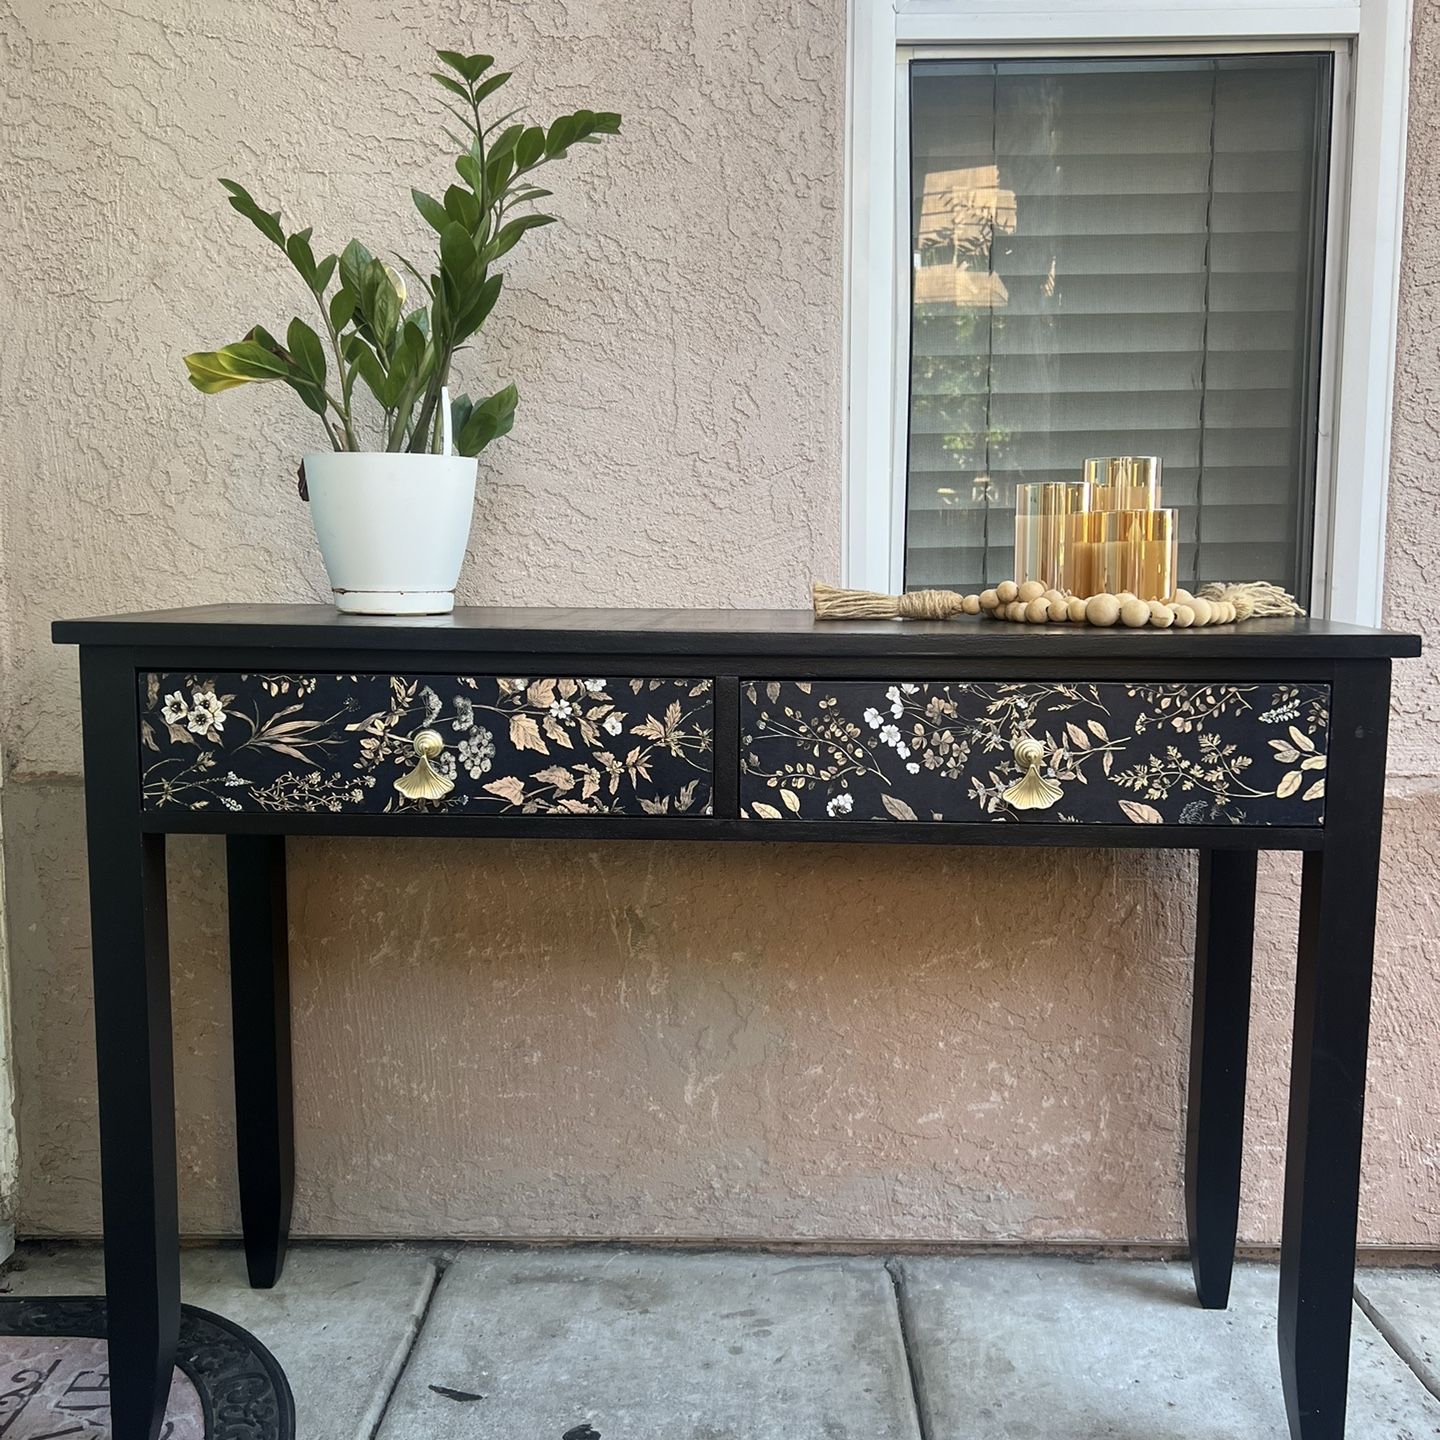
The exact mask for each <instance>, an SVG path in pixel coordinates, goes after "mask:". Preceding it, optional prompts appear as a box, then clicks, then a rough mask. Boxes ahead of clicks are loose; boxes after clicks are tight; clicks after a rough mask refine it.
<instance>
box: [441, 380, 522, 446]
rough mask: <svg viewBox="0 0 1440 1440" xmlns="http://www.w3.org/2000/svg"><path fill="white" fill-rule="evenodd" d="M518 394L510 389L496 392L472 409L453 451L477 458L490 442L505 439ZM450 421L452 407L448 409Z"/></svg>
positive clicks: (457, 436) (512, 420) (513, 422)
mask: <svg viewBox="0 0 1440 1440" xmlns="http://www.w3.org/2000/svg"><path fill="white" fill-rule="evenodd" d="M519 401H520V396H519V392H518V391H517V390H516V389H515V387H514V386H513V385H507V386H506V387H505V388H504V389H503V390H497V391H496V392H495V394H493V395H491V396H490V397H489V398H488V399H486V400H482V401H481V402H480V403H479V404H478V405H476V406H475V407H474V408H473V409H472V410H471V412H470V414H469V416H468V417H467V418H466V421H465V424H464V425H463V426H461V427H460V429H459V431H458V432H456V434H455V448H456V449H457V450H458V451H459V452H460V453H461V454H462V455H478V454H479V453H480V452H481V451H482V450H483V449H484V448H485V447H486V446H487V445H488V444H489V443H490V442H491V441H492V440H496V439H498V438H499V437H500V436H501V435H508V434H509V433H510V431H511V429H512V428H513V427H514V424H515V407H516V405H518V404H519ZM451 415H452V421H453V416H454V407H453V406H452V407H451Z"/></svg>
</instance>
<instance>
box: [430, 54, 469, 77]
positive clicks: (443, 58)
mask: <svg viewBox="0 0 1440 1440" xmlns="http://www.w3.org/2000/svg"><path fill="white" fill-rule="evenodd" d="M435 58H436V59H437V60H439V61H440V62H441V64H443V65H448V66H449V67H450V68H451V69H452V70H453V71H455V73H456V74H457V75H462V76H464V77H465V79H467V80H468V79H469V78H470V77H469V76H468V75H465V57H464V56H463V55H462V54H461V53H460V52H459V51H458V50H437V51H436V52H435Z"/></svg>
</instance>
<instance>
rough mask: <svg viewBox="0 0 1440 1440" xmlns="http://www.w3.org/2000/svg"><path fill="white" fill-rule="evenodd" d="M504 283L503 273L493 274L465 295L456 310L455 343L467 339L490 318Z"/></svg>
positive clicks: (457, 343)
mask: <svg viewBox="0 0 1440 1440" xmlns="http://www.w3.org/2000/svg"><path fill="white" fill-rule="evenodd" d="M504 283H505V277H504V276H503V275H491V276H490V277H489V278H488V279H487V280H486V281H485V282H484V284H482V285H480V286H479V287H477V288H476V289H475V290H473V291H471V292H470V293H469V294H467V295H465V296H464V297H463V300H462V303H461V304H460V305H459V306H458V307H457V310H456V316H455V334H454V337H453V343H454V344H456V345H459V344H460V343H461V342H462V341H464V340H467V339H468V338H469V337H470V336H471V335H473V334H474V333H475V332H476V331H477V330H478V329H479V328H480V327H481V326H482V325H483V324H484V323H485V322H486V320H488V319H489V318H490V312H491V311H492V310H493V309H494V308H495V302H496V301H497V300H498V299H499V298H500V287H501V286H502V285H503V284H504Z"/></svg>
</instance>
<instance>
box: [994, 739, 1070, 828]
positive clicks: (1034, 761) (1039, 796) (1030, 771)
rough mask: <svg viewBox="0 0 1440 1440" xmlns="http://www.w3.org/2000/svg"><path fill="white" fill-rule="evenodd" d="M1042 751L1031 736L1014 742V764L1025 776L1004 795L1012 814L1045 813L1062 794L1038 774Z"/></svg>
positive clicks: (1043, 757) (1042, 758)
mask: <svg viewBox="0 0 1440 1440" xmlns="http://www.w3.org/2000/svg"><path fill="white" fill-rule="evenodd" d="M1044 759H1045V747H1044V745H1042V744H1041V743H1040V741H1038V740H1036V739H1035V738H1034V736H1032V735H1022V736H1021V737H1020V738H1019V739H1018V740H1016V742H1015V763H1016V764H1017V765H1018V766H1019V767H1020V768H1021V769H1022V770H1023V771H1024V772H1025V773H1024V774H1023V775H1022V776H1021V777H1020V778H1019V779H1018V780H1017V781H1016V782H1015V783H1014V784H1013V785H1012V786H1011V787H1010V788H1009V789H1008V790H1007V791H1006V792H1005V799H1006V801H1007V802H1008V803H1009V804H1010V805H1012V806H1014V808H1015V809H1016V810H1048V809H1049V808H1050V807H1051V806H1052V805H1053V804H1054V803H1055V802H1056V801H1057V800H1058V799H1059V798H1060V796H1061V795H1062V794H1063V793H1064V792H1063V791H1062V790H1061V789H1060V787H1059V785H1057V784H1056V783H1055V781H1053V780H1049V779H1047V778H1046V777H1045V776H1044V775H1042V774H1041V773H1040V765H1041V762H1042V761H1043V760H1044Z"/></svg>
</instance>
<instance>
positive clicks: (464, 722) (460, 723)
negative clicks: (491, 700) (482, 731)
mask: <svg viewBox="0 0 1440 1440" xmlns="http://www.w3.org/2000/svg"><path fill="white" fill-rule="evenodd" d="M451 723H452V726H453V728H454V729H456V730H458V731H460V733H461V734H464V732H465V731H467V730H473V729H474V728H475V702H474V701H473V700H471V699H470V698H469V697H468V696H466V695H457V696H456V697H455V719H454V720H453V721H452V722H451Z"/></svg>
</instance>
